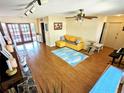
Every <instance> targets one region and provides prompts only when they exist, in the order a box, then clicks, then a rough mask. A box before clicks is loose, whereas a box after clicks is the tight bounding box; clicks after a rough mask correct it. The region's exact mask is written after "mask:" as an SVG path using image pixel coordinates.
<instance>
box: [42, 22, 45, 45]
mask: <svg viewBox="0 0 124 93" xmlns="http://www.w3.org/2000/svg"><path fill="white" fill-rule="evenodd" d="M41 31H42V38H43V43H46V38H45V28H44V23H41Z"/></svg>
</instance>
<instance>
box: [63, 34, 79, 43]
mask: <svg viewBox="0 0 124 93" xmlns="http://www.w3.org/2000/svg"><path fill="white" fill-rule="evenodd" d="M64 37H65V39H66V40H68V41H71V42H76V40H77V38H76V37H74V36H69V35H64Z"/></svg>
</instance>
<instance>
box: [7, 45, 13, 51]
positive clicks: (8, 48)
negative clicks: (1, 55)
mask: <svg viewBox="0 0 124 93" xmlns="http://www.w3.org/2000/svg"><path fill="white" fill-rule="evenodd" d="M6 49H7V50H8V51H9V52H14V49H13V45H6Z"/></svg>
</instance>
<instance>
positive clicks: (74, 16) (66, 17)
mask: <svg viewBox="0 0 124 93" xmlns="http://www.w3.org/2000/svg"><path fill="white" fill-rule="evenodd" d="M65 18H66V19H70V18H76V16H73V17H65Z"/></svg>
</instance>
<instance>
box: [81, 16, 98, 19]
mask: <svg viewBox="0 0 124 93" xmlns="http://www.w3.org/2000/svg"><path fill="white" fill-rule="evenodd" d="M83 18H86V19H93V18H98V17H97V16H83Z"/></svg>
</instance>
